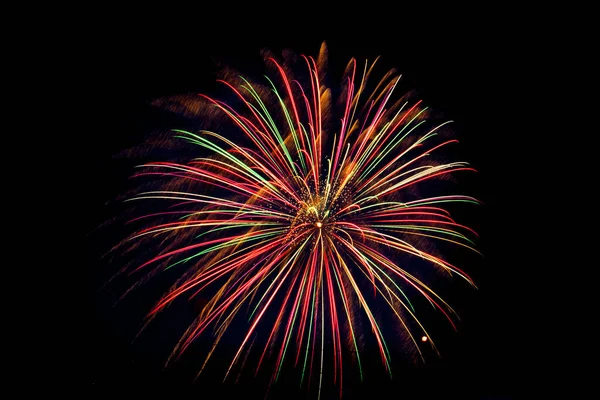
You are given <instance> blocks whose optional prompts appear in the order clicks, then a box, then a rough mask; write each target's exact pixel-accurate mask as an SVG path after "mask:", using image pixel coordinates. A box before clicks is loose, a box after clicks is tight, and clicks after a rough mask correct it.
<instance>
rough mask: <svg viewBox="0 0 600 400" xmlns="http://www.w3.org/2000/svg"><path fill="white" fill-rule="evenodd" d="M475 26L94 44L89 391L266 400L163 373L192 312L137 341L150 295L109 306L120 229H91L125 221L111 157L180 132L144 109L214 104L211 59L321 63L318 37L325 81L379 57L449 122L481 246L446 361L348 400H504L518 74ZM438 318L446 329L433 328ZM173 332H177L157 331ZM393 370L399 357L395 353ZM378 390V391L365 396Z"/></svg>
mask: <svg viewBox="0 0 600 400" xmlns="http://www.w3.org/2000/svg"><path fill="white" fill-rule="evenodd" d="M477 28H481V26H480V27H473V29H464V30H462V31H461V32H463V33H457V31H455V30H454V29H453V26H452V24H448V25H447V26H446V29H440V30H438V31H436V33H435V34H433V33H429V34H424V33H418V32H414V31H412V32H411V31H403V30H402V29H399V30H398V31H393V30H391V29H390V32H392V31H393V32H397V34H394V35H392V34H390V33H378V34H364V33H362V32H354V33H352V34H340V33H339V32H338V31H337V30H336V29H333V28H329V30H325V31H324V32H323V34H322V35H319V34H313V35H312V36H313V37H302V38H300V37H299V36H296V37H285V36H284V35H277V34H275V33H274V34H272V35H265V36H263V37H261V38H256V37H249V36H246V35H236V37H235V38H233V37H232V38H231V39H228V38H227V37H224V36H218V35H215V34H214V33H213V32H212V30H211V29H199V30H198V31H197V32H194V30H191V31H190V30H189V29H188V30H186V32H177V30H176V29H172V28H169V27H166V26H165V27H164V29H162V30H161V29H158V30H152V32H149V31H148V30H145V29H141V30H139V31H138V30H136V29H131V30H126V32H125V30H124V31H123V32H119V34H114V35H111V37H110V38H107V39H106V40H100V41H99V43H98V46H97V49H98V51H97V54H96V57H95V59H96V60H97V64H98V65H97V66H98V68H96V69H95V71H96V72H95V73H94V74H95V76H93V77H90V79H96V80H97V82H98V83H99V85H98V86H99V87H100V90H101V93H99V96H100V97H99V98H101V99H102V100H101V101H99V102H98V106H97V107H95V109H93V110H92V111H91V115H90V117H91V121H92V125H94V128H97V129H98V134H99V135H101V136H100V140H95V141H94V142H93V143H91V142H90V145H89V147H88V149H87V151H88V155H89V159H88V161H89V166H90V169H91V172H90V174H89V182H88V183H89V184H88V185H86V186H87V191H88V195H87V196H86V198H87V200H88V206H87V207H88V212H87V214H86V215H87V216H88V218H87V219H86V221H85V223H86V237H85V238H86V249H87V255H88V259H87V267H88V269H89V285H88V286H89V297H88V300H89V301H88V305H89V307H88V310H89V311H88V315H89V316H90V328H89V332H88V334H89V335H87V336H88V337H89V339H88V340H86V342H87V348H86V349H85V350H84V351H83V354H84V358H85V366H84V367H82V370H83V371H84V373H83V380H84V382H83V383H84V384H86V385H89V389H90V391H91V392H94V391H95V390H103V389H108V390H116V389H120V388H128V389H132V390H134V391H137V390H147V389H150V390H153V389H154V388H166V389H167V390H171V389H174V390H176V391H179V390H183V391H185V392H188V393H195V394H198V395H201V394H203V393H204V394H206V393H208V392H207V391H208V390H209V388H210V389H214V388H217V389H218V390H220V391H221V392H220V393H222V394H226V393H229V394H238V395H241V394H243V395H244V397H243V398H262V392H261V390H262V388H260V387H254V386H253V385H252V384H251V383H246V385H245V386H243V385H242V386H239V387H233V386H231V385H224V386H214V385H212V386H211V385H209V383H208V382H204V383H199V384H196V385H193V384H192V383H191V381H192V378H193V374H194V373H195V372H196V371H197V369H198V364H197V363H194V362H193V360H189V359H184V360H183V361H182V362H181V363H180V364H178V365H175V366H174V367H173V368H171V369H168V370H166V371H163V370H162V365H163V363H164V360H165V358H166V356H168V354H169V352H170V350H171V349H172V347H173V346H174V345H175V343H176V341H177V339H178V338H179V335H178V334H177V332H178V331H177V329H181V326H182V324H183V323H184V321H185V320H186V317H188V316H189V315H184V314H186V313H188V314H189V313H190V310H192V311H193V307H192V306H190V307H191V308H190V309H187V310H183V311H175V310H170V311H169V312H168V313H172V315H170V316H168V317H165V319H164V320H162V321H163V322H161V323H160V324H159V325H161V326H163V329H161V328H160V327H155V328H150V329H149V333H148V335H147V336H145V335H144V336H142V337H141V338H140V339H139V340H137V341H135V342H132V340H133V337H134V336H135V334H136V333H137V330H138V329H139V326H140V323H141V319H140V318H141V317H143V313H144V312H145V311H147V307H149V306H151V305H152V304H153V303H152V300H155V299H152V298H149V296H148V295H147V294H148V293H147V292H146V294H145V295H144V294H136V293H134V294H133V295H132V298H134V299H133V300H128V301H125V302H124V303H123V304H122V305H118V306H117V307H116V308H112V307H111V301H112V300H114V297H115V294H114V293H112V292H111V291H110V290H109V291H108V292H106V291H101V290H99V288H100V286H101V285H102V283H103V282H104V281H105V280H106V278H107V277H108V276H110V271H113V270H111V268H113V269H114V268H115V266H112V267H111V266H110V265H108V266H107V263H106V261H105V260H101V259H100V255H101V254H102V253H103V252H105V251H107V250H108V249H109V247H110V245H111V244H113V241H112V240H114V239H115V237H114V236H115V235H118V233H119V232H120V231H119V229H118V228H115V227H111V228H108V229H106V228H105V229H97V227H98V226H99V225H101V224H102V223H103V222H104V221H107V220H110V219H111V218H112V217H114V216H115V213H118V212H119V210H120V208H119V207H120V206H119V204H118V202H114V201H113V200H114V199H115V198H116V197H117V196H119V195H120V194H122V193H123V191H125V190H127V189H128V188H131V186H132V185H133V182H132V181H130V180H128V177H129V176H130V175H131V174H132V167H133V166H134V165H135V164H137V162H136V160H127V159H123V158H119V157H115V155H116V154H118V153H119V152H121V151H122V150H124V149H127V148H130V147H131V146H134V145H136V144H139V143H140V142H141V141H142V140H143V139H144V137H145V135H147V133H148V132H149V131H151V130H152V129H155V128H157V127H159V128H160V127H162V128H169V126H168V125H169V124H177V123H178V119H177V117H173V116H169V115H166V114H165V113H161V112H158V111H157V110H156V109H154V108H153V107H152V106H150V105H149V103H150V101H151V100H153V99H156V98H159V97H163V96H169V95H175V94H181V93H214V90H215V88H216V84H215V82H214V81H215V79H216V70H217V66H216V62H217V61H220V62H223V63H225V64H228V65H234V66H236V67H237V68H238V69H239V70H241V71H242V72H246V73H247V74H249V75H252V74H253V73H254V72H255V71H254V68H255V67H256V66H260V63H261V58H260V50H261V49H262V48H268V49H270V50H271V51H272V52H273V53H275V54H277V53H278V52H280V51H281V49H283V48H289V49H292V50H294V51H295V52H297V53H303V54H307V55H315V56H316V54H317V53H318V50H319V46H320V43H321V41H322V40H325V41H326V42H327V45H328V47H329V59H330V68H329V71H330V72H331V73H338V74H340V73H341V72H342V71H341V69H342V68H343V66H344V65H345V63H346V62H347V61H348V60H349V59H350V58H351V57H356V58H357V59H358V60H364V59H365V58H367V59H369V60H372V59H374V57H376V56H378V55H379V56H381V60H380V62H381V65H382V66H383V67H385V68H380V69H379V71H380V72H381V71H383V70H387V67H396V68H397V69H398V70H399V71H400V72H401V73H402V74H403V76H404V78H403V80H402V82H403V83H402V85H403V86H402V88H404V89H415V90H417V91H418V92H419V93H420V98H423V99H424V100H425V102H426V104H427V105H429V106H431V107H433V108H434V109H435V110H439V111H443V112H444V114H445V115H447V116H448V118H451V119H453V120H454V121H456V123H455V124H454V130H455V131H456V134H457V137H458V139H459V141H460V148H461V152H462V153H461V154H463V159H464V160H466V161H469V162H470V163H471V164H472V165H473V166H474V168H476V169H477V170H478V171H479V173H478V174H477V176H476V178H475V179H471V180H470V181H469V182H470V186H469V189H470V192H469V194H473V195H474V196H475V197H477V198H479V199H480V200H482V201H483V203H485V205H484V206H482V207H476V208H473V209H472V210H467V211H468V212H466V214H465V215H467V214H468V216H467V217H466V218H470V219H471V220H470V222H472V225H474V226H475V227H476V230H477V231H478V232H479V233H480V236H481V240H480V242H479V246H480V248H481V250H482V252H483V253H484V256H485V257H484V258H483V259H481V260H480V261H479V263H476V262H472V263H471V264H470V265H469V266H468V268H469V269H468V271H469V272H470V273H471V275H472V276H473V277H474V279H475V281H476V283H477V284H478V286H479V290H472V289H471V288H469V287H468V285H466V284H463V285H455V286H453V290H454V291H455V292H454V293H453V295H452V297H451V298H450V299H452V300H454V302H453V303H452V302H451V304H453V305H457V311H458V312H459V315H460V317H461V321H460V324H459V331H458V332H457V333H454V332H452V331H448V332H447V333H446V334H445V335H444V337H442V338H439V340H440V343H441V347H442V348H441V351H442V357H441V358H438V357H436V356H435V355H433V354H431V355H430V357H428V358H427V363H426V364H425V365H418V366H410V365H406V366H405V365H403V364H402V360H401V359H399V360H398V361H399V363H398V365H399V367H398V370H397V373H396V375H395V377H394V379H393V380H392V381H390V380H389V379H388V378H387V377H386V375H385V374H384V373H383V371H381V372H382V373H380V374H379V375H375V374H374V375H372V376H371V379H370V380H369V381H367V382H366V383H365V384H363V385H360V386H352V387H353V389H352V391H350V390H345V392H344V398H364V397H365V396H369V397H370V398H394V399H395V398H422V397H421V396H423V397H427V396H430V397H432V398H438V397H437V395H440V394H444V395H445V396H450V397H452V398H476V399H488V398H489V399H491V398H512V397H511V396H512V395H514V394H515V393H516V392H517V387H518V385H519V382H520V379H521V374H522V366H521V365H522V363H521V361H520V358H521V355H520V354H519V352H520V350H519V349H520V346H521V344H520V342H521V340H522V335H523V332H522V331H521V329H520V327H519V321H518V317H517V316H518V315H519V314H518V311H517V309H518V299H517V298H516V295H515V290H516V284H515V282H514V279H515V278H514V276H515V274H518V269H519V268H521V267H522V266H521V265H519V263H518V262H514V260H515V257H516V256H515V255H514V254H512V253H511V252H510V250H507V237H509V236H510V228H509V227H508V226H507V222H508V218H509V215H510V210H509V209H506V208H503V204H502V201H503V200H504V199H505V198H506V197H505V195H504V194H503V193H502V191H504V190H506V189H507V188H509V185H510V183H509V179H508V177H507V169H505V168H504V167H503V166H502V164H503V162H504V161H505V160H506V154H505V152H506V150H507V149H508V147H509V146H508V145H507V144H506V143H505V141H506V139H505V138H504V137H505V136H506V134H507V133H506V131H505V130H506V129H507V126H508V124H507V122H506V120H503V119H504V118H505V117H506V113H507V112H508V111H509V108H510V105H509V104H507V103H506V100H507V98H508V97H509V92H510V91H511V89H510V88H511V82H509V78H508V76H507V75H506V74H505V73H503V72H504V71H509V70H511V69H512V68H514V67H515V63H516V61H515V60H514V59H513V58H511V57H508V55H509V50H508V49H506V48H505V46H504V44H503V41H502V39H501V38H499V37H497V36H495V35H493V34H492V33H491V32H490V30H489V29H488V30H485V31H482V30H479V31H478V32H479V34H481V35H486V39H485V40H481V38H480V37H478V36H477V35H476V34H474V32H475V31H477ZM482 43H485V45H482ZM511 190H512V189H511ZM459 222H460V221H459ZM107 232H108V233H107ZM113 272H114V271H113ZM117 286H118V285H117ZM149 290H150V292H151V291H152V290H153V289H149ZM156 290H159V289H158V288H157V289H156ZM138 296H141V297H138ZM178 312H179V313H180V314H178ZM440 321H441V323H444V321H443V318H441V317H440ZM167 325H169V326H172V327H173V329H166V328H164V327H165V326H167ZM368 358H369V356H368V355H367V356H365V359H368ZM372 358H373V359H374V361H373V363H372V365H371V364H367V368H373V369H377V368H380V367H379V366H376V365H377V363H379V362H380V360H379V359H378V358H377V355H376V354H375V357H372ZM396 358H398V357H396ZM392 359H393V360H395V358H394V356H393V355H392ZM223 362H227V360H223ZM266 369H267V370H268V369H269V367H268V366H267V367H266ZM220 376H221V375H219V373H215V375H214V380H213V383H214V382H220ZM294 376H295V375H294ZM293 382H294V384H295V385H296V386H292V387H291V389H290V390H289V392H286V391H284V390H283V389H281V388H280V389H279V392H277V393H275V394H273V396H272V398H282V397H283V396H285V397H283V398H290V399H291V398H296V397H295V396H298V394H297V384H296V383H295V381H293ZM374 391H377V392H378V393H381V394H380V395H377V397H373V393H375V392H374ZM412 396H414V397H412ZM189 398H215V397H213V396H210V395H208V396H207V397H202V396H196V397H189ZM240 398H242V397H240ZM298 398H303V397H302V396H300V397H298ZM325 398H327V397H325Z"/></svg>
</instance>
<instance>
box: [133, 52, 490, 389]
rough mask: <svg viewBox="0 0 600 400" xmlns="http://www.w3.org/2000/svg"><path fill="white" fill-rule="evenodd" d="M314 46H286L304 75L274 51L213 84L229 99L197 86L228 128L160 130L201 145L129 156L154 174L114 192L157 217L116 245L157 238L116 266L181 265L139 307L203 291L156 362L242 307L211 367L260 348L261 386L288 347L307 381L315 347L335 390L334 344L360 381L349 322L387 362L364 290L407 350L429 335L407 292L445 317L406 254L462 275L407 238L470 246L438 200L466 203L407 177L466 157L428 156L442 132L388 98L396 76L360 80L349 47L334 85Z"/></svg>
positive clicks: (415, 105) (153, 268) (429, 174)
mask: <svg viewBox="0 0 600 400" xmlns="http://www.w3.org/2000/svg"><path fill="white" fill-rule="evenodd" d="M324 56H325V50H324V49H322V52H321V54H320V56H319V57H318V58H317V60H315V59H313V58H312V57H304V56H302V57H299V58H298V62H299V63H300V64H301V65H302V66H303V70H304V74H303V75H301V74H297V76H296V75H294V74H293V72H292V68H291V67H290V66H289V65H287V63H279V62H277V61H276V60H275V59H273V58H268V59H267V62H268V64H269V65H270V66H271V67H272V68H273V70H274V71H275V72H276V73H275V75H273V76H272V78H266V83H265V85H266V86H260V85H256V84H254V83H251V82H250V81H248V80H246V79H244V78H239V77H236V78H235V79H230V80H227V81H222V83H223V84H224V85H225V86H226V87H227V90H229V91H230V93H231V97H232V99H231V101H228V102H223V101H220V100H216V99H213V98H211V97H207V96H202V98H203V101H206V102H207V103H208V104H210V105H211V107H213V109H214V110H216V111H217V112H219V113H220V114H221V116H225V117H226V119H227V120H228V121H229V122H230V124H231V126H232V129H231V130H230V132H235V135H237V136H239V135H240V132H241V133H243V138H241V139H239V140H232V139H231V138H232V137H233V136H232V134H231V133H229V134H226V133H224V132H221V133H219V132H213V131H208V130H201V131H195V132H190V131H187V130H175V131H174V132H175V137H176V138H177V139H178V140H181V139H183V140H184V141H187V142H189V143H191V144H193V145H196V146H199V148H202V149H199V151H200V153H202V154H204V153H210V154H208V155H207V156H205V157H200V158H196V159H193V160H191V161H189V162H187V163H177V162H151V163H146V164H144V165H142V166H140V172H139V173H138V174H136V175H137V176H152V177H153V178H157V179H161V180H163V181H164V180H166V182H167V183H166V184H164V186H161V190H149V191H142V192H140V193H137V194H136V195H134V196H133V197H131V198H130V199H128V201H130V202H147V201H150V202H152V203H153V204H160V205H161V206H164V210H163V211H161V212H153V213H150V214H148V215H142V216H139V217H138V218H136V219H135V222H142V223H145V222H146V221H149V220H152V219H154V220H156V221H157V222H155V223H154V224H152V225H144V226H145V227H144V228H143V229H141V230H138V231H136V232H135V233H134V234H133V235H132V236H131V237H129V238H128V239H127V241H126V242H127V243H129V244H131V243H136V244H137V246H138V247H140V246H141V245H142V244H143V243H144V240H159V244H158V245H157V246H154V247H153V249H154V251H156V253H155V254H154V255H153V256H152V257H149V259H148V260H147V261H145V262H144V263H142V264H138V265H135V266H134V267H133V268H130V269H129V271H128V273H129V274H130V275H133V276H139V277H140V279H142V278H141V277H148V276H151V275H154V274H156V273H157V272H160V271H164V270H171V269H174V268H175V269H178V270H179V271H181V277H180V279H179V280H178V281H177V282H176V283H175V284H174V285H173V286H172V287H171V289H170V290H169V291H168V292H167V293H166V294H165V295H164V296H163V297H162V298H161V299H160V300H159V301H158V302H157V304H156V305H155V306H154V307H153V309H152V310H151V311H150V313H149V319H152V318H153V317H154V316H155V315H156V314H157V313H159V312H160V311H162V310H164V309H165V308H166V307H167V306H169V305H170V304H171V303H173V302H174V301H175V300H176V299H179V298H188V299H189V298H194V297H196V296H198V295H200V294H202V295H203V296H208V297H209V300H208V301H207V302H206V303H205V304H204V306H203V307H202V309H201V310H200V312H199V314H198V316H197V318H196V320H195V322H194V323H193V324H192V325H191V326H190V327H189V329H188V330H187V331H186V332H185V334H184V335H183V337H182V338H181V340H180V342H179V343H178V344H177V346H176V347H175V349H174V351H173V353H172V355H171V357H170V359H171V358H173V357H175V358H176V357H178V356H180V355H181V354H182V353H183V352H185V351H186V349H188V348H189V347H190V345H191V344H192V343H193V342H194V341H195V340H196V339H197V338H199V337H200V336H201V335H203V334H204V335H209V336H211V337H212V338H213V340H212V341H213V343H214V345H213V346H212V350H210V351H209V352H208V353H207V355H206V358H205V360H204V362H203V364H202V369H204V366H205V365H206V363H207V362H208V361H209V360H210V358H211V356H212V355H213V353H214V350H215V349H216V348H217V346H218V344H219V343H220V341H221V340H222V338H223V337H224V335H225V334H226V332H227V331H228V328H230V327H231V326H232V324H233V321H235V320H241V321H242V323H241V324H243V325H244V329H245V331H244V334H243V336H242V338H241V340H240V342H239V346H237V350H236V351H235V354H234V355H233V357H232V359H231V360H230V363H229V368H228V370H227V371H226V372H224V374H225V379H227V378H228V377H230V375H231V373H232V371H233V370H234V367H236V368H241V366H243V367H244V368H245V369H250V370H252V371H254V372H256V371H258V370H259V369H260V368H261V365H263V364H264V361H265V359H266V358H270V359H271V360H274V361H275V364H274V365H275V368H274V370H273V371H272V378H271V382H272V383H273V382H275V381H276V380H277V379H278V378H279V375H280V371H281V370H282V366H283V365H284V360H288V361H286V362H289V363H293V364H294V365H295V366H296V367H297V368H298V369H299V370H301V375H300V385H303V384H309V383H310V380H311V376H312V375H315V376H316V375H317V374H316V373H315V372H317V373H318V378H313V381H314V382H315V384H317V385H318V387H319V394H320V392H321V386H322V384H323V375H324V372H323V369H324V368H323V365H324V359H325V358H329V357H330V358H329V361H330V362H331V363H332V368H330V370H329V372H331V376H332V378H333V380H334V382H335V383H336V384H337V385H338V386H339V388H340V395H341V388H342V377H343V373H342V372H343V370H344V369H347V368H343V366H344V365H346V364H345V363H344V362H343V361H344V360H343V358H344V357H346V355H347V354H350V355H351V358H352V359H353V360H354V363H353V364H354V365H356V366H357V368H356V369H355V371H358V374H359V375H360V377H361V379H362V375H363V371H362V364H361V357H360V356H361V352H360V347H361V346H360V341H361V337H363V333H360V332H359V330H362V331H364V335H366V334H367V333H368V332H370V335H372V337H373V338H374V340H375V342H376V346H377V348H378V349H379V355H380V358H381V362H382V364H383V365H384V367H385V369H386V370H387V371H388V372H390V374H391V368H390V351H389V349H388V345H387V344H386V341H385V339H384V334H383V332H382V328H381V319H380V318H378V312H375V311H374V310H373V309H372V304H371V302H372V299H373V298H374V297H377V298H379V299H380V300H378V301H380V302H382V304H385V305H386V306H387V308H388V312H389V315H390V316H391V317H392V319H393V320H394V321H395V322H394V323H395V324H397V325H398V326H399V327H400V328H401V329H403V330H405V331H406V332H407V334H408V337H409V338H410V342H411V343H412V345H413V346H414V348H415V349H416V350H417V351H418V353H419V354H421V349H420V348H421V346H428V347H429V348H433V349H436V346H435V342H434V340H433V338H432V337H431V336H430V335H429V333H428V331H427V329H426V327H425V326H423V324H422V323H421V322H420V321H419V319H418V318H417V311H416V309H415V308H416V307H415V306H414V305H413V304H412V302H411V297H415V296H418V297H420V298H423V299H425V300H426V301H427V302H429V303H430V304H431V305H433V306H434V307H435V308H437V309H438V310H439V311H440V312H441V313H442V314H443V316H445V318H447V319H448V321H449V322H450V324H452V326H454V319H455V317H456V316H455V313H454V311H453V310H452V308H451V307H450V306H449V305H448V304H447V303H446V301H444V300H443V299H442V298H441V297H440V296H439V295H438V294H436V292H434V291H433V290H432V289H431V288H430V287H428V286H427V285H426V283H425V282H423V280H422V279H423V278H422V276H423V275H424V274H420V273H414V271H411V268H410V264H411V262H413V261H411V260H415V259H420V260H422V261H424V262H422V261H421V262H418V265H419V268H423V266H424V265H428V267H429V268H434V269H437V270H441V271H444V272H447V273H448V274H450V275H455V276H458V277H461V278H463V279H465V280H466V281H467V282H469V283H470V284H473V282H472V281H471V279H470V278H469V277H468V276H467V275H466V274H465V273H464V272H463V271H461V270H460V269H459V268H457V267H456V266H454V265H452V264H450V263H449V262H447V261H445V260H444V259H442V258H440V257H439V256H437V255H434V254H433V252H432V251H430V250H428V248H427V247H424V246H423V245H422V244H423V243H424V242H423V240H424V239H426V240H431V241H444V242H449V243H452V244H453V245H458V246H462V247H465V248H468V249H470V250H472V251H475V252H476V251H477V250H475V249H474V244H473V241H472V239H473V236H476V234H475V232H474V231H472V230H471V229H470V228H468V227H466V226H464V225H461V224H459V223H457V222H455V220H454V219H453V218H452V217H451V215H450V213H449V211H448V210H447V208H448V205H450V204H452V203H473V204H477V203H478V202H477V200H475V199H474V198H472V197H468V196H464V195H447V194H446V195H442V194H440V195H436V196H421V197H419V196H415V195H414V192H413V188H415V187H416V186H418V185H423V184H426V182H427V181H429V182H430V183H429V184H430V185H432V184H434V183H433V182H437V180H438V179H440V178H442V177H444V176H447V175H448V174H454V173H457V172H461V171H473V169H472V168H470V167H469V166H468V164H467V163H465V162H450V163H445V162H438V161H436V160H435V159H434V157H433V156H434V155H436V154H438V153H439V152H441V151H443V149H445V148H447V147H448V146H450V145H452V144H453V143H454V142H456V140H439V137H440V136H442V135H440V132H443V131H444V130H446V129H447V124H448V123H449V122H444V123H441V124H434V125H433V126H432V125H431V124H430V123H429V122H428V110H427V108H425V107H424V106H423V105H422V103H421V102H420V101H417V102H411V101H410V100H409V99H407V98H405V97H402V98H400V99H397V100H392V99H393V98H394V94H395V91H396V87H397V85H398V81H399V79H400V77H399V76H397V75H395V74H394V72H393V71H392V72H390V73H388V74H386V75H385V76H384V77H383V79H381V80H380V81H378V83H377V84H376V85H374V88H373V89H372V90H368V88H369V87H373V86H369V80H370V76H371V75H372V71H373V66H374V65H375V63H372V64H370V65H369V64H368V63H365V64H364V66H362V65H360V66H359V64H358V63H357V62H356V61H355V60H351V61H350V62H349V64H348V66H347V68H346V73H345V75H344V76H345V78H344V81H343V84H342V85H341V87H340V88H338V89H336V90H337V91H338V92H336V94H335V96H334V95H333V94H332V91H331V90H330V89H328V88H327V87H326V86H325V85H324V79H325V77H324V74H323V71H322V69H323V68H322V64H323V62H322V60H323V59H324ZM334 97H335V98H336V101H335V104H334V100H333V98H334ZM338 109H339V110H341V111H337V112H339V114H335V112H336V110H338ZM336 115H339V118H338V117H336ZM335 118H338V120H337V122H336V121H335ZM206 293H208V295H207V294H206ZM360 320H363V321H365V323H359V321H360ZM389 321H391V320H390V319H388V320H387V322H386V323H388V324H390V323H391V322H389ZM236 324H237V323H236ZM237 326H241V325H236V327H237ZM259 327H262V328H259ZM265 327H266V328H267V329H266V331H265ZM260 335H262V336H263V338H262V339H261V341H258V342H257V341H256V340H255V339H256V337H257V336H260ZM422 338H425V339H422ZM329 344H330V345H329ZM344 349H346V350H344ZM326 350H327V351H326ZM343 350H344V351H343ZM251 351H253V352H254V353H255V354H258V356H257V357H256V358H257V360H258V362H257V363H256V364H255V365H252V366H250V365H246V359H247V356H248V354H249V353H250V352H251Z"/></svg>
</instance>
